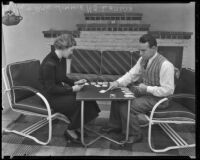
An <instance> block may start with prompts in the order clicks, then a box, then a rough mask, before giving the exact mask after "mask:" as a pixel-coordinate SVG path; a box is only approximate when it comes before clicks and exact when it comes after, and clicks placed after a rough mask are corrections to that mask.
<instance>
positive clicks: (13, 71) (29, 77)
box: [6, 60, 41, 102]
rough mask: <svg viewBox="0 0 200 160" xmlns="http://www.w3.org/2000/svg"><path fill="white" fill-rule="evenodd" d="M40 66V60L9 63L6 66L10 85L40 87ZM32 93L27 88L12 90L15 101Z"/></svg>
mask: <svg viewBox="0 0 200 160" xmlns="http://www.w3.org/2000/svg"><path fill="white" fill-rule="evenodd" d="M39 68H40V61H39V60H27V61H22V62H16V63H12V64H9V65H8V66H7V68H6V72H7V76H8V81H9V84H10V86H11V87H13V86H29V87H32V88H35V89H40V88H41V85H40V83H39ZM32 95H33V93H32V92H30V91H25V90H15V91H14V92H11V96H12V99H13V100H14V101H15V102H18V101H20V100H22V99H24V98H27V97H29V96H32Z"/></svg>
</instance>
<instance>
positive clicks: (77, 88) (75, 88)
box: [72, 85, 84, 92]
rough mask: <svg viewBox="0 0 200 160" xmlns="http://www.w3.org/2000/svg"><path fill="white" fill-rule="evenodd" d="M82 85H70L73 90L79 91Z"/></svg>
mask: <svg viewBox="0 0 200 160" xmlns="http://www.w3.org/2000/svg"><path fill="white" fill-rule="evenodd" d="M83 86H84V85H75V86H73V87H72V90H73V92H79V91H80V90H81V89H82V88H83Z"/></svg>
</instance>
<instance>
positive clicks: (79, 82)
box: [74, 79, 87, 85]
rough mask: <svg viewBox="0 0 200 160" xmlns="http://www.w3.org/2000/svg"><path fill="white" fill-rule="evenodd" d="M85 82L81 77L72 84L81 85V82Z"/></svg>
mask: <svg viewBox="0 0 200 160" xmlns="http://www.w3.org/2000/svg"><path fill="white" fill-rule="evenodd" d="M86 82H87V80H86V79H81V80H78V81H76V82H74V84H75V85H82V84H84V83H86Z"/></svg>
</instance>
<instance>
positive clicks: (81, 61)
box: [71, 49, 101, 74]
mask: <svg viewBox="0 0 200 160" xmlns="http://www.w3.org/2000/svg"><path fill="white" fill-rule="evenodd" d="M100 66H101V52H100V51H97V50H86V49H74V50H73V55H72V61H71V73H85V74H99V73H100Z"/></svg>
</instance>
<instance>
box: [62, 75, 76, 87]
mask: <svg viewBox="0 0 200 160" xmlns="http://www.w3.org/2000/svg"><path fill="white" fill-rule="evenodd" d="M64 82H65V83H67V84H68V85H70V86H73V85H74V80H73V79H70V78H68V77H65V78H64Z"/></svg>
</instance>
